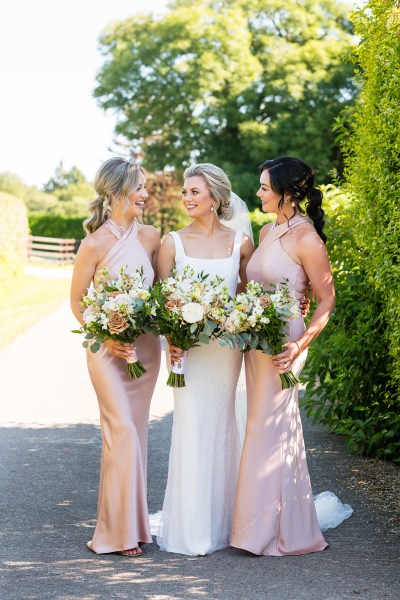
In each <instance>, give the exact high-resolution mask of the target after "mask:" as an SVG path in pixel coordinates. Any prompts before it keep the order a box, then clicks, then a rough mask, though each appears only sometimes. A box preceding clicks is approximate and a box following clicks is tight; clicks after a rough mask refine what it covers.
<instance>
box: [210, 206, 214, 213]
mask: <svg viewBox="0 0 400 600" xmlns="http://www.w3.org/2000/svg"><path fill="white" fill-rule="evenodd" d="M210 211H211V212H213V211H214V204H213V205H212V207H211V208H210Z"/></svg>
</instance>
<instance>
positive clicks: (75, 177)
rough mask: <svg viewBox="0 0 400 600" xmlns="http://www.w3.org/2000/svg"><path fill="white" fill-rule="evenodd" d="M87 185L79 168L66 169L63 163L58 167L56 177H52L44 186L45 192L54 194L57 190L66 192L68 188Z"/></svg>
mask: <svg viewBox="0 0 400 600" xmlns="http://www.w3.org/2000/svg"><path fill="white" fill-rule="evenodd" d="M82 183H86V178H85V176H84V174H83V173H82V171H80V170H79V169H78V167H75V166H74V167H72V168H71V169H69V170H67V169H64V167H63V163H62V161H60V162H59V163H58V165H57V166H56V170H55V172H54V175H53V176H52V177H50V179H49V180H48V182H47V183H45V184H44V186H43V191H45V192H48V193H50V194H51V193H53V192H55V191H56V190H65V189H66V188H67V187H68V186H70V185H71V184H72V185H76V184H82Z"/></svg>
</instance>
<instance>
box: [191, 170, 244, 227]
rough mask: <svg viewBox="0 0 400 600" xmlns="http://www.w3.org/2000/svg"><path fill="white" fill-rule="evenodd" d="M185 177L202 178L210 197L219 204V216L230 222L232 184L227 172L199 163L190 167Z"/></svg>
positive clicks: (217, 211)
mask: <svg viewBox="0 0 400 600" xmlns="http://www.w3.org/2000/svg"><path fill="white" fill-rule="evenodd" d="M183 177H184V178H185V179H187V178H188V177H202V178H203V179H204V181H205V182H206V186H207V189H208V191H209V192H210V196H211V197H212V198H214V200H215V202H216V203H217V210H216V213H217V216H218V217H219V218H220V219H224V220H226V221H229V219H230V218H231V214H232V211H231V206H230V203H231V191H232V189H231V182H230V181H229V179H228V176H227V174H226V173H225V171H223V170H222V169H220V168H219V167H217V166H216V165H213V164H211V163H199V164H197V165H192V166H191V167H188V168H187V169H186V170H185V172H184V173H183Z"/></svg>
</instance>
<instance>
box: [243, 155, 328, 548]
mask: <svg viewBox="0 0 400 600" xmlns="http://www.w3.org/2000/svg"><path fill="white" fill-rule="evenodd" d="M260 170H261V177H260V189H259V190H258V193H257V196H258V197H259V198H260V199H261V203H262V209H263V211H264V212H270V213H275V214H276V217H277V218H276V221H275V223H273V224H268V225H265V226H264V227H263V229H262V230H261V234H260V245H259V247H258V249H257V250H256V251H255V252H254V254H253V256H252V257H251V259H250V261H249V263H248V265H247V278H248V280H255V281H258V282H260V283H262V284H263V285H264V286H265V287H266V288H268V287H269V286H270V284H279V283H281V282H283V281H284V280H285V279H288V280H289V287H290V289H292V290H294V292H295V294H296V296H297V298H298V299H300V298H301V296H302V295H303V294H304V292H305V290H306V288H307V286H308V283H309V282H310V284H311V287H312V289H313V291H314V294H315V296H316V298H317V302H318V305H317V308H316V309H315V312H314V314H313V316H312V318H311V320H310V322H309V324H308V326H307V327H306V328H305V327H304V321H303V319H302V318H298V319H292V320H291V321H290V327H289V329H288V337H287V343H286V344H285V345H284V351H283V352H282V353H281V354H278V355H276V356H273V357H271V356H268V355H266V354H263V353H262V352H260V351H251V352H249V353H248V354H247V355H246V358H245V360H246V382H247V398H248V413H247V426H246V435H245V441H244V447H243V453H242V458H241V464H240V472H239V479H238V488H237V494H236V500H235V508H234V516H233V524H232V536H231V545H232V546H236V547H238V548H243V549H245V550H248V551H249V552H252V553H253V554H259V555H272V556H285V555H288V554H306V553H308V552H316V551H319V550H324V548H326V547H327V545H328V544H327V543H326V541H325V540H324V538H323V536H322V533H321V531H320V528H319V525H318V521H317V516H316V511H315V506H314V500H313V494H312V490H311V484H310V477H309V474H308V468H307V461H306V454H305V447H304V440H303V431H302V425H301V419H300V412H299V406H298V386H296V387H295V388H292V389H289V390H282V389H281V383H280V378H279V372H282V373H283V372H285V371H287V370H289V369H292V370H293V372H294V373H295V374H296V375H297V376H298V375H299V374H300V372H301V370H302V367H303V365H304V362H305V360H306V356H307V348H308V346H309V345H310V343H311V342H312V340H313V339H314V338H315V337H316V336H317V335H318V334H319V333H320V332H321V331H322V329H323V328H324V327H325V325H326V324H327V322H328V320H329V317H330V314H331V312H332V310H333V307H334V301H335V291H334V286H333V280H332V273H331V268H330V264H329V258H328V254H327V251H326V247H325V242H326V236H325V234H324V233H323V231H322V229H323V225H324V220H323V215H324V212H323V210H322V208H321V204H322V194H321V192H320V191H319V190H317V189H316V188H315V187H314V171H313V170H312V169H311V167H309V166H308V165H306V164H305V163H304V162H302V161H301V160H299V159H296V158H292V157H281V158H276V159H274V160H268V161H266V162H265V163H264V164H262V165H261V167H260ZM305 199H306V213H307V215H308V217H306V216H303V215H304V211H303V209H302V208H301V206H300V203H301V202H302V201H303V200H305Z"/></svg>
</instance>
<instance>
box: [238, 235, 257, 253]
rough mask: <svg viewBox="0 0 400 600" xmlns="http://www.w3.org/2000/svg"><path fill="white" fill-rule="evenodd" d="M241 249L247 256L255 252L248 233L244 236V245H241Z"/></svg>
mask: <svg viewBox="0 0 400 600" xmlns="http://www.w3.org/2000/svg"><path fill="white" fill-rule="evenodd" d="M240 248H241V250H242V253H245V254H247V253H249V252H253V250H254V244H253V242H252V241H251V239H250V238H249V236H248V235H247V234H246V233H244V234H243V236H242V243H241V245H240Z"/></svg>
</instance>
